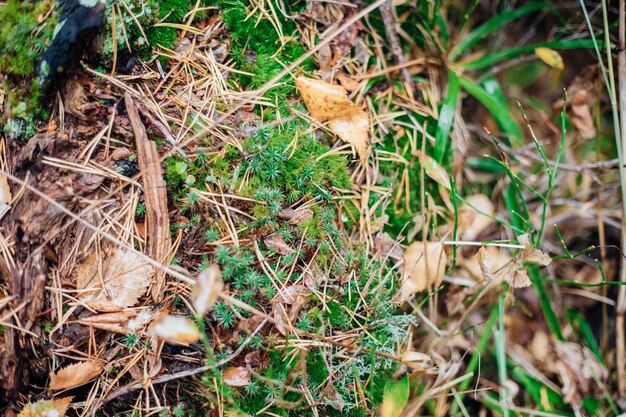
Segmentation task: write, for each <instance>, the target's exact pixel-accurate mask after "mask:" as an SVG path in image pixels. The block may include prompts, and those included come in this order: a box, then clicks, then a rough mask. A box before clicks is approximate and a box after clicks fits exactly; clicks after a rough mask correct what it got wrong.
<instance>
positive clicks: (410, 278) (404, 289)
mask: <svg viewBox="0 0 626 417" xmlns="http://www.w3.org/2000/svg"><path fill="white" fill-rule="evenodd" d="M447 262H448V257H447V255H446V252H445V251H444V247H443V244H442V243H441V242H414V243H412V244H410V245H409V246H408V247H407V248H406V251H405V252H404V265H403V269H402V276H403V282H402V286H401V287H400V299H401V300H402V301H405V300H407V299H408V298H409V297H410V296H411V295H413V294H415V293H417V292H420V291H424V290H425V289H427V288H428V287H429V286H430V287H436V286H438V285H439V284H441V282H442V281H443V276H444V273H445V270H446V263H447Z"/></svg>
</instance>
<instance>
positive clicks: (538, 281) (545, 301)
mask: <svg viewBox="0 0 626 417" xmlns="http://www.w3.org/2000/svg"><path fill="white" fill-rule="evenodd" d="M528 277H529V278H530V282H532V283H533V286H534V287H535V291H537V295H538V296H539V303H540V304H541V309H542V310H543V315H544V316H545V318H546V322H547V323H548V328H549V329H550V332H552V334H553V335H554V337H556V338H557V340H564V339H563V332H562V331H561V323H560V322H559V319H558V317H557V315H556V313H555V312H554V309H553V308H552V301H551V300H550V295H549V294H548V291H547V290H546V287H545V285H544V279H543V277H542V276H541V274H540V273H539V267H538V266H537V265H528Z"/></svg>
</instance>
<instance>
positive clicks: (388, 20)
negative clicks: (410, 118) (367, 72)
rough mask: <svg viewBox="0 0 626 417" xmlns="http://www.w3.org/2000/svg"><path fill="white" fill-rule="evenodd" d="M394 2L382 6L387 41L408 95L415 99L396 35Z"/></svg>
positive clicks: (391, 0)
mask: <svg viewBox="0 0 626 417" xmlns="http://www.w3.org/2000/svg"><path fill="white" fill-rule="evenodd" d="M392 7H393V0H387V1H386V2H384V3H383V4H381V6H380V14H381V16H382V18H383V23H384V25H385V32H386V34H387V40H388V41H389V45H390V46H391V53H392V54H393V56H394V58H395V59H396V64H398V65H397V66H398V67H400V71H401V73H402V78H404V84H405V88H406V91H407V94H408V95H409V97H410V98H413V80H412V79H411V73H409V70H408V68H407V67H405V66H404V56H403V55H402V46H400V39H398V34H397V33H396V28H395V24H394V22H393V9H392Z"/></svg>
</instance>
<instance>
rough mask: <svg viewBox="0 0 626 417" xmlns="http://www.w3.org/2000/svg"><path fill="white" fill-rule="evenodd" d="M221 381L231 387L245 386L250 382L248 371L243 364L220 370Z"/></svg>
mask: <svg viewBox="0 0 626 417" xmlns="http://www.w3.org/2000/svg"><path fill="white" fill-rule="evenodd" d="M222 381H224V383H225V384H226V385H228V386H231V387H245V386H246V385H249V384H250V371H249V370H248V369H247V368H246V367H244V366H231V367H230V368H226V369H224V370H223V371H222Z"/></svg>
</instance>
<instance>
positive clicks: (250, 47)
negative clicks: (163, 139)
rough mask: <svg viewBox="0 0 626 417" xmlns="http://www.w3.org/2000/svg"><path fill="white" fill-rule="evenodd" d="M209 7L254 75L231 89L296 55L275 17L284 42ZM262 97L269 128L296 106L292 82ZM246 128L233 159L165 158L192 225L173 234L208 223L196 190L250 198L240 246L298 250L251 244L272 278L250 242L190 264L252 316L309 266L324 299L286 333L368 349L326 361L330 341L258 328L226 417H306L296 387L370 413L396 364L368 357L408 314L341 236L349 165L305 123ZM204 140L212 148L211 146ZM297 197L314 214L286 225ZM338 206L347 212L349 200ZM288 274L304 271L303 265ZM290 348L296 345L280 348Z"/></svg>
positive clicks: (214, 318)
mask: <svg viewBox="0 0 626 417" xmlns="http://www.w3.org/2000/svg"><path fill="white" fill-rule="evenodd" d="M212 5H215V6H217V8H218V9H219V10H221V15H222V18H223V20H224V22H225V24H226V28H227V33H228V36H229V37H230V40H231V42H232V43H231V53H230V57H231V58H232V59H233V60H234V62H235V68H237V69H240V70H242V71H245V72H247V73H250V74H254V75H242V74H233V76H232V78H231V80H230V82H231V84H232V85H233V86H234V87H235V88H236V89H241V90H253V89H256V88H259V87H261V86H263V85H264V84H265V83H266V82H267V81H269V80H270V79H271V78H273V77H274V76H275V75H276V74H278V73H279V72H280V71H282V70H283V69H284V65H283V63H288V62H292V61H294V60H295V59H297V58H298V57H300V56H301V55H302V54H303V53H304V52H305V50H304V48H303V47H302V45H301V44H300V43H299V42H297V41H295V38H294V37H290V35H295V34H296V30H295V26H294V25H293V24H292V23H291V22H289V21H286V20H285V21H281V22H280V23H281V25H282V30H283V32H284V33H285V35H286V36H285V37H286V38H287V39H290V40H289V41H287V43H286V44H281V39H280V37H279V36H278V34H277V32H276V29H275V27H274V26H272V24H271V23H270V22H269V21H267V20H261V21H259V22H256V20H255V19H253V18H250V19H246V17H247V15H248V14H249V11H250V10H249V7H247V6H246V5H245V4H244V3H243V2H240V1H224V2H216V3H212ZM313 67H314V66H313V62H312V61H311V60H306V61H305V62H304V64H303V65H302V67H301V68H302V70H312V69H313ZM265 97H266V98H269V100H268V101H270V102H272V103H276V106H263V107H261V106H257V107H256V108H255V109H254V112H256V113H257V114H258V115H259V116H260V117H261V119H262V121H263V122H262V124H263V125H265V126H268V125H272V124H273V122H274V121H275V120H276V117H277V115H278V114H280V115H281V116H282V117H283V118H284V117H288V116H290V115H292V114H294V113H293V109H294V108H295V109H298V110H300V111H302V110H303V108H302V104H301V103H300V102H299V100H298V98H297V95H296V90H295V85H294V83H293V81H292V80H290V79H285V80H283V81H282V82H281V83H280V84H279V85H277V86H276V87H274V88H272V89H270V90H269V91H268V93H266V95H265ZM247 127H248V128H250V132H251V133H250V135H249V138H248V139H247V140H245V141H244V143H243V153H242V152H240V150H239V149H238V148H237V147H235V146H231V145H225V148H224V149H223V150H222V152H221V153H220V156H218V157H215V156H214V155H208V154H203V153H200V154H197V155H196V156H195V158H194V160H193V161H192V162H188V161H185V160H184V159H182V158H179V157H173V158H170V159H169V160H168V162H167V174H166V179H167V182H168V188H169V189H170V192H171V195H172V199H173V200H174V201H178V202H179V204H180V207H181V208H182V210H183V211H182V213H183V214H184V215H185V217H186V218H187V219H190V222H189V223H186V224H178V225H175V226H174V227H175V228H181V227H182V228H185V227H191V226H192V224H191V223H194V224H198V223H199V224H202V223H203V219H205V218H206V216H207V213H206V212H205V209H204V208H203V206H202V204H200V203H199V198H198V196H197V195H196V192H195V191H194V190H196V189H197V190H200V191H205V190H207V188H209V189H211V190H217V189H218V188H221V189H223V190H230V191H233V190H236V192H237V194H238V195H240V196H242V197H248V198H251V199H254V200H256V201H258V203H247V204H241V205H240V206H238V207H239V208H240V209H241V210H244V211H246V212H248V213H251V214H253V216H254V219H245V218H238V219H236V220H235V221H236V225H237V228H239V229H240V230H242V232H241V233H239V239H243V240H247V241H252V240H255V239H258V237H262V236H266V235H268V234H271V233H279V234H280V235H281V236H282V237H283V239H284V241H285V242H286V243H287V244H288V245H290V246H292V247H294V248H299V249H298V252H297V253H294V254H290V255H286V256H281V255H280V254H278V253H277V252H276V250H274V249H272V248H269V247H266V246H265V245H263V244H261V245H260V250H261V253H262V255H263V257H264V258H265V259H266V260H267V262H269V265H270V268H271V269H273V270H274V274H275V278H274V279H275V280H276V282H272V278H270V277H268V276H267V274H266V273H265V272H264V271H263V269H262V268H261V267H260V265H259V264H258V259H257V257H256V255H255V253H254V251H253V248H252V247H251V246H250V245H249V244H242V245H241V246H239V247H237V246H234V245H232V244H219V245H217V246H214V250H212V252H211V254H210V255H209V256H205V257H203V258H200V259H198V260H197V262H198V264H199V267H200V269H202V268H204V267H208V266H209V265H210V263H212V262H217V263H218V264H219V265H220V266H221V268H222V274H223V277H224V279H225V281H226V283H227V284H228V285H229V286H230V288H231V291H232V294H233V295H234V296H235V297H237V298H238V299H240V300H241V301H244V302H245V303H247V304H249V305H251V306H254V307H257V308H261V309H262V310H268V309H269V310H271V308H272V304H271V303H272V300H273V299H274V297H275V296H276V295H277V287H276V286H278V288H280V287H283V286H285V285H291V284H290V282H291V283H293V282H294V277H293V276H291V272H290V271H291V270H292V268H293V266H294V264H297V265H310V264H311V263H312V262H313V263H315V265H316V268H319V272H318V273H319V274H320V275H322V276H324V277H326V278H325V279H326V281H325V282H324V284H323V285H324V287H325V291H326V293H325V296H323V297H320V296H319V295H313V294H311V295H310V296H309V300H308V303H307V305H308V307H307V308H306V309H305V310H304V311H302V312H300V314H299V316H298V318H297V319H296V321H295V322H294V323H293V324H294V326H296V327H297V328H299V329H301V330H303V331H307V332H311V333H315V334H320V335H327V334H328V332H329V330H331V329H332V330H331V331H332V333H340V334H342V333H345V334H355V336H356V337H357V339H358V341H356V342H355V345H354V347H355V349H356V351H357V352H358V351H359V349H365V350H366V351H364V352H361V353H351V352H349V351H347V352H344V354H342V355H345V354H347V355H348V356H350V358H349V359H347V358H343V357H341V356H342V355H339V356H340V357H336V356H335V354H333V353H329V350H330V352H333V351H334V348H333V347H332V346H327V347H325V348H316V347H310V348H304V349H303V348H297V347H295V346H297V345H298V341H297V339H292V338H290V339H288V340H287V341H286V342H281V343H277V342H278V341H279V340H282V338H283V337H282V336H280V335H276V334H275V332H276V331H275V330H272V331H271V332H269V333H268V332H267V331H265V332H262V333H261V334H260V335H257V336H255V338H254V339H253V340H252V341H250V342H249V343H250V345H251V346H253V349H252V350H258V351H260V352H261V355H262V357H263V358H264V359H263V360H264V362H265V363H266V365H265V366H264V367H263V369H262V370H259V371H258V372H259V376H258V377H253V381H252V383H251V384H250V385H249V386H247V387H245V388H243V389H239V390H237V389H233V388H229V387H224V386H223V387H222V389H223V390H224V391H223V392H222V394H223V395H224V401H226V402H227V403H228V405H229V407H232V409H233V410H240V411H243V412H245V413H248V414H250V415H253V414H255V413H256V412H258V411H260V410H262V409H267V407H268V406H270V408H269V409H267V411H270V412H272V413H275V414H276V415H294V416H295V415H312V411H311V410H309V409H308V406H307V404H308V403H307V400H306V398H305V395H304V391H302V390H301V389H300V388H299V387H301V386H302V384H304V386H305V388H304V389H305V390H308V391H309V392H310V393H312V394H313V395H314V397H316V398H317V397H319V398H322V402H321V404H320V406H321V407H323V409H324V410H325V411H324V412H325V413H326V415H338V416H339V415H354V416H358V415H366V414H368V413H371V412H372V410H374V409H375V408H376V407H377V405H378V404H379V403H380V401H381V398H382V392H383V387H384V385H385V382H386V381H388V380H389V378H391V377H392V375H393V372H394V370H395V369H396V366H397V365H396V363H395V362H394V361H393V360H391V359H388V358H385V357H382V356H379V355H378V353H380V352H383V353H385V354H389V355H393V354H394V351H395V349H396V348H397V345H398V344H399V343H400V342H401V339H402V337H403V336H404V335H405V330H406V328H407V326H409V325H410V323H411V322H412V319H411V318H410V317H409V316H403V315H396V308H395V306H394V305H393V304H391V303H390V300H391V298H392V296H393V294H394V293H395V288H396V285H397V282H396V281H395V280H394V279H393V278H392V276H390V275H388V274H387V272H386V271H387V266H386V264H385V263H384V262H382V261H380V260H373V259H371V257H370V256H369V255H368V254H367V251H366V249H365V247H364V246H363V245H362V244H360V243H355V242H351V241H350V240H349V239H347V237H346V235H345V230H346V229H348V230H351V229H353V226H355V225H352V224H351V222H352V220H351V218H350V217H349V216H342V213H341V211H340V210H339V206H338V205H337V203H336V202H335V200H334V197H335V196H336V195H337V190H349V189H350V188H351V179H350V173H349V170H348V161H347V159H346V157H345V156H343V155H332V154H331V155H327V154H328V152H329V151H330V148H329V146H328V145H326V144H324V143H323V142H325V141H329V140H331V138H319V137H316V135H315V133H314V132H313V131H312V130H311V129H310V126H309V124H308V123H307V122H305V121H302V120H301V119H300V118H298V117H296V118H295V119H294V120H291V121H287V122H284V123H281V124H280V125H278V126H272V127H263V126H259V127H256V126H254V125H253V126H247ZM204 145H206V146H211V145H215V144H214V143H212V142H210V141H209V142H207V143H205V144H204ZM304 202H314V204H312V205H310V206H309V208H310V209H311V210H312V212H313V218H312V219H310V220H307V221H306V222H304V223H302V224H299V225H292V224H290V223H289V221H287V220H285V219H282V218H281V217H280V215H279V214H280V212H281V211H282V210H283V209H286V208H288V207H290V206H292V205H293V204H298V205H301V204H302V203H304ZM347 205H348V207H350V206H351V203H347ZM210 223H211V225H210V226H206V229H205V232H204V236H205V238H206V239H207V244H212V243H214V242H215V241H217V240H218V239H220V238H222V237H223V236H225V235H228V231H227V228H228V225H227V224H224V223H223V222H221V221H215V220H212V221H211V222H210ZM296 271H302V270H301V266H298V268H297V270H296ZM300 273H301V272H297V274H298V275H299V274H300ZM374 289H376V291H374ZM237 317H244V318H246V317H248V314H247V313H246V312H245V311H241V310H239V309H237V308H235V307H230V306H228V305H227V304H226V303H223V302H218V304H217V305H216V306H215V309H214V311H213V313H211V315H210V317H208V318H207V323H206V325H207V326H211V325H212V324H214V323H216V324H217V325H218V326H219V327H220V328H222V329H224V330H225V331H228V329H234V327H235V326H236V324H237V322H238V320H239V319H238V318H237ZM359 329H367V333H366V335H360V334H359V332H360V330H359ZM355 332H356V333H355ZM245 339H246V338H245V337H243V338H242V340H241V342H244V341H245ZM292 343H293V344H294V347H290V344H292ZM234 348H235V347H234V346H224V347H223V348H218V347H216V348H215V349H216V350H215V356H216V358H217V359H218V360H219V358H222V357H225V356H228V354H229V353H230V352H232V349H234ZM294 358H300V359H299V360H298V359H294ZM214 376H215V375H214V374H210V375H209V378H208V379H207V386H206V388H207V389H209V390H210V389H211V387H212V384H213V383H212V382H211V381H212V379H211V378H210V377H214ZM268 381H271V382H268ZM329 381H330V385H329ZM329 387H332V389H333V390H335V394H334V395H329V394H328V393H325V391H327V390H329V389H330V388H329ZM358 392H361V395H360V396H359V395H358V394H357V393H358ZM272 404H274V405H273V406H271V405H272Z"/></svg>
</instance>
